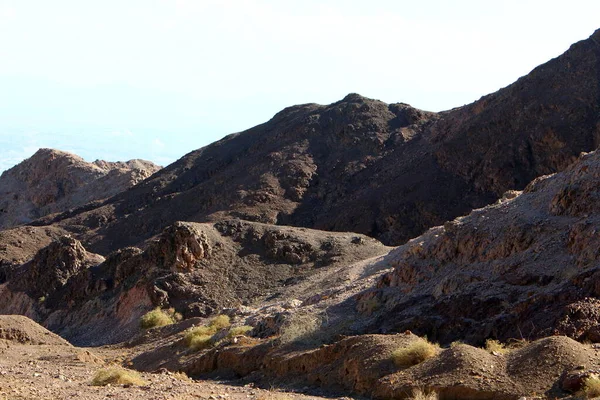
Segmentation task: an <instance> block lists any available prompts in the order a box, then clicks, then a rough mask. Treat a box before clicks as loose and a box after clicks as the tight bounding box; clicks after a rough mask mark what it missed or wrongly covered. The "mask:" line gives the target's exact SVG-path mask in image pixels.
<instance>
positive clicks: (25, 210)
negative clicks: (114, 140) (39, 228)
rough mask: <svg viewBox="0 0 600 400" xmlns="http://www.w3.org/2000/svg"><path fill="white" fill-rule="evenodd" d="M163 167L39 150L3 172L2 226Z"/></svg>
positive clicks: (113, 190)
mask: <svg viewBox="0 0 600 400" xmlns="http://www.w3.org/2000/svg"><path fill="white" fill-rule="evenodd" d="M159 169H160V167H158V166H156V165H154V164H153V163H151V162H149V161H144V160H131V161H127V162H107V161H102V160H98V161H95V162H93V163H88V162H86V161H84V160H83V159H82V158H80V157H78V156H76V155H74V154H69V153H65V152H62V151H58V150H52V149H40V150H38V151H37V152H36V153H35V154H34V155H33V156H31V158H29V159H27V160H25V161H23V162H21V163H20V164H19V165H17V166H15V167H13V168H11V169H9V170H7V171H4V172H3V173H2V175H1V176H0V229H6V228H10V227H13V226H16V225H22V224H27V223H29V222H31V221H32V220H34V219H37V218H40V217H43V216H45V215H47V214H52V213H57V212H63V211H67V210H69V209H72V208H77V207H80V206H83V205H85V204H87V203H89V202H92V201H95V200H102V199H106V198H109V197H111V196H114V195H115V194H117V193H120V192H122V191H124V190H125V189H128V188H129V187H131V186H133V185H135V184H136V183H138V182H140V181H142V180H144V179H146V178H148V177H149V176H150V175H152V174H153V173H155V172H156V171H158V170H159Z"/></svg>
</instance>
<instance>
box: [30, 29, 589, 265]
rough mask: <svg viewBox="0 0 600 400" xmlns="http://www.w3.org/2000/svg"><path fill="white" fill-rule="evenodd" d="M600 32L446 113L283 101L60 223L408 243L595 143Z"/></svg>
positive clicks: (109, 242) (365, 103)
mask: <svg viewBox="0 0 600 400" xmlns="http://www.w3.org/2000/svg"><path fill="white" fill-rule="evenodd" d="M594 35H595V36H594V37H592V38H590V39H587V40H584V41H581V42H579V43H576V44H574V45H573V46H572V47H571V48H570V49H569V50H568V51H567V52H566V53H565V54H563V55H562V56H560V57H558V58H556V59H554V60H551V61H549V62H548V63H546V64H544V65H542V66H540V67H538V68H536V69H535V70H533V71H532V72H531V73H530V74H529V75H527V76H525V77H523V78H521V79H519V80H518V81H517V82H516V83H514V84H512V85H510V86H508V87H506V88H504V89H502V90H500V91H498V92H496V93H494V94H491V95H488V96H485V97H483V98H482V99H480V100H479V101H477V102H475V103H473V104H470V105H467V106H464V107H461V108H456V109H453V110H450V111H446V112H442V113H438V114H435V113H430V112H425V111H421V110H417V109H414V108H412V107H410V106H408V105H406V104H390V105H388V104H385V103H382V102H380V101H376V100H370V99H367V98H364V97H361V96H359V95H356V94H351V95H348V96H347V97H346V98H344V99H343V100H341V101H339V102H337V103H334V104H331V105H329V106H321V105H316V104H305V105H300V106H294V107H290V108H287V109H285V110H283V111H281V112H280V113H278V114H277V115H275V117H273V119H271V120H270V121H269V122H267V123H265V124H262V125H259V126H257V127H254V128H252V129H249V130H247V131H245V132H243V133H239V134H233V135H230V136H228V137H226V138H224V139H222V140H220V141H218V142H216V143H214V144H212V145H209V146H207V147H204V148H202V149H199V150H197V151H194V152H192V153H190V154H188V155H186V156H185V157H183V158H182V159H180V160H179V161H177V162H176V163H174V164H172V165H170V166H169V167H167V168H165V169H163V170H162V171H160V172H159V173H157V174H156V175H154V176H153V177H152V178H150V179H149V180H147V181H145V182H144V183H142V184H140V185H137V186H136V187H134V188H132V189H131V190H129V191H126V192H124V193H122V194H120V195H117V196H116V197H115V198H113V199H112V200H111V201H110V202H108V203H107V204H105V205H104V206H102V207H97V208H95V209H93V210H91V211H90V210H87V211H86V210H80V211H79V212H76V213H71V214H65V215H63V216H60V217H58V218H56V219H54V221H55V222H60V224H61V225H62V226H65V227H69V226H71V227H73V226H75V227H76V228H77V229H87V232H86V234H85V235H84V236H85V238H86V240H87V241H88V242H89V244H90V245H91V247H90V248H91V249H93V250H94V251H96V252H100V253H102V254H105V253H108V252H110V251H112V250H115V249H116V248H118V247H119V246H123V245H136V244H138V243H140V242H141V241H142V240H144V239H147V238H148V237H150V236H151V235H154V234H156V233H158V232H160V231H161V230H162V229H163V228H164V227H165V226H166V225H168V224H171V223H173V222H175V221H177V220H186V221H199V222H201V221H208V220H218V219H222V218H224V217H236V218H242V219H245V220H250V221H259V222H265V223H277V224H282V225H294V226H304V227H311V228H316V229H322V230H333V231H353V232H359V233H363V234H367V235H370V236H372V237H376V238H378V239H380V240H382V241H383V242H384V243H386V244H400V243H403V242H405V241H406V240H408V239H409V238H411V237H415V236H418V235H419V234H421V233H423V232H424V231H425V230H426V229H427V228H429V227H431V226H435V225H439V224H442V223H443V222H444V221H447V220H451V219H453V218H455V217H456V216H459V215H464V214H465V213H467V212H468V211H469V210H471V209H473V208H477V207H482V206H484V205H486V204H489V203H491V202H493V201H494V200H496V199H497V198H498V197H500V196H501V195H502V193H503V192H505V191H507V190H509V189H523V188H524V187H525V185H526V184H527V183H528V182H530V181H531V180H532V179H534V178H535V177H537V176H540V175H542V174H549V173H553V172H556V171H559V170H562V169H564V168H565V167H566V166H567V165H569V163H571V162H573V161H574V160H575V159H576V157H577V156H578V155H579V153H580V152H582V151H591V150H593V149H595V148H596V147H597V145H598V143H599V140H600V121H599V119H598V115H600V114H599V112H600V102H599V99H600V89H599V88H600V84H599V82H600V78H599V77H600V46H599V45H598V44H597V43H598V39H597V38H596V39H594V38H595V37H597V36H598V33H595V34H594ZM98 221H100V222H98ZM49 222H52V221H51V220H47V221H45V222H40V223H49ZM82 227H85V228H82ZM71 229H73V228H71Z"/></svg>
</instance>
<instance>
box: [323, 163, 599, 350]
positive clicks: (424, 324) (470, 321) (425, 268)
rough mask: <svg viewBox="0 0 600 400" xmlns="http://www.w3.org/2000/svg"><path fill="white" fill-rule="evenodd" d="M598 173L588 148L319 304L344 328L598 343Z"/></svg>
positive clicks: (400, 251)
mask: <svg viewBox="0 0 600 400" xmlns="http://www.w3.org/2000/svg"><path fill="white" fill-rule="evenodd" d="M599 180H600V153H598V152H593V153H589V154H586V155H583V156H582V157H581V158H580V159H579V160H578V161H577V162H575V163H573V164H572V165H571V166H569V167H568V168H567V169H566V170H565V171H563V172H561V173H557V174H555V175H551V176H543V177H540V178H537V179H536V180H534V181H533V182H532V183H530V184H529V185H528V186H527V187H526V188H525V190H524V191H523V192H508V193H507V195H506V196H505V197H504V198H503V199H501V200H500V201H498V202H497V203H496V204H494V205H491V206H487V207H485V208H482V209H477V210H474V211H473V212H471V213H470V214H469V215H467V216H465V217H459V218H457V219H455V220H453V221H450V222H447V223H445V224H444V225H443V226H439V227H435V228H432V229H430V230H428V231H427V232H426V233H425V234H424V235H422V236H419V237H417V238H415V239H413V240H410V241H409V242H408V243H406V244H405V245H403V246H400V247H398V248H397V249H395V250H393V251H392V252H391V253H390V254H389V255H387V256H385V257H384V258H383V259H382V260H381V261H379V262H378V263H377V268H376V269H377V270H379V271H382V275H381V276H380V277H379V278H378V279H377V284H375V285H372V286H371V287H370V288H369V287H365V290H363V291H362V292H360V293H357V294H356V293H349V295H350V296H346V297H344V296H343V295H342V296H340V297H339V298H338V299H329V300H328V301H325V302H323V304H322V305H321V307H319V309H321V310H323V309H325V310H327V315H328V316H329V320H330V324H331V325H333V326H335V324H336V323H338V322H339V321H345V320H348V319H351V320H353V321H354V324H353V326H351V327H349V329H347V330H346V333H350V332H354V333H363V332H378V333H389V332H403V331H404V330H407V329H409V330H411V331H413V332H415V333H417V334H419V335H427V337H428V338H430V339H432V340H436V341H441V342H442V343H450V342H452V341H454V340H461V341H467V342H470V343H476V344H482V343H483V342H484V340H485V339H488V338H498V339H501V340H507V339H509V338H517V339H521V338H524V339H535V338H539V337H544V336H549V335H557V334H559V335H567V336H570V337H571V338H573V339H577V340H580V341H591V342H594V343H596V342H600V331H599V329H598V316H599V315H600V301H598V296H600V292H599V289H598V288H599V287H600V280H599V279H600V274H599V273H600V250H599V249H600V235H598V226H600V208H599V207H598V199H599V198H600V189H599V186H598V182H599ZM336 315H337V317H336Z"/></svg>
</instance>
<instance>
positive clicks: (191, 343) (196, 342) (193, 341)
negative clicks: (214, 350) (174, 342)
mask: <svg viewBox="0 0 600 400" xmlns="http://www.w3.org/2000/svg"><path fill="white" fill-rule="evenodd" d="M185 342H186V344H187V346H188V347H189V348H190V349H192V350H202V349H206V348H209V347H211V346H212V344H213V343H212V335H202V334H195V333H194V332H190V333H188V334H186V335H185Z"/></svg>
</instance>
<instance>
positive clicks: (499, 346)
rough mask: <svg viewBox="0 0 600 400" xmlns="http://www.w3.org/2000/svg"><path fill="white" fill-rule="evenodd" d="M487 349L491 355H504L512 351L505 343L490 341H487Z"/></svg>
mask: <svg viewBox="0 0 600 400" xmlns="http://www.w3.org/2000/svg"><path fill="white" fill-rule="evenodd" d="M485 349H486V350H487V351H488V352H489V353H497V354H504V353H508V352H509V351H510V349H509V348H507V347H506V346H505V345H504V344H503V343H500V342H499V341H498V340H494V339H488V340H486V341H485Z"/></svg>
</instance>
